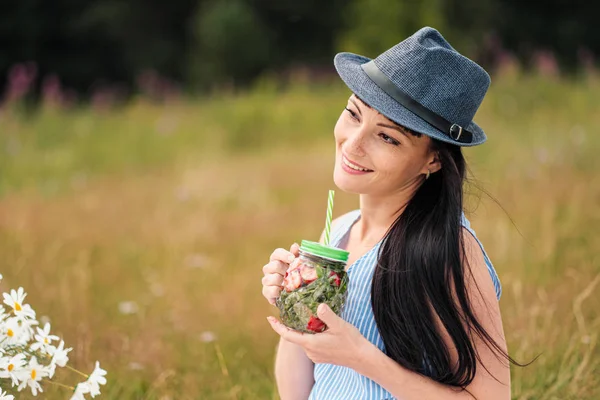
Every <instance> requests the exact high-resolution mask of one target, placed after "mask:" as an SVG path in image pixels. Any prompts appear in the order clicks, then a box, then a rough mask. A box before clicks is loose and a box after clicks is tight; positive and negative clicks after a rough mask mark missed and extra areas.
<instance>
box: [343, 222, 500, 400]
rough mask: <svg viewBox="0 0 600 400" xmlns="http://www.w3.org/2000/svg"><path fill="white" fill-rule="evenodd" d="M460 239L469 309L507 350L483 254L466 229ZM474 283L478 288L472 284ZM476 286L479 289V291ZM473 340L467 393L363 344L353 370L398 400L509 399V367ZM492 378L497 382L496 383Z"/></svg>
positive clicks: (449, 343) (452, 350)
mask: <svg viewBox="0 0 600 400" xmlns="http://www.w3.org/2000/svg"><path fill="white" fill-rule="evenodd" d="M463 237H464V242H465V250H466V252H467V259H468V260H469V264H470V266H471V271H472V276H471V274H469V273H466V274H465V284H466V285H467V288H468V292H469V298H470V300H471V307H472V309H473V312H474V313H475V316H476V318H477V319H478V320H479V322H480V323H481V325H482V326H483V328H484V329H485V330H486V331H487V332H488V333H489V335H490V336H491V337H492V338H493V339H494V340H495V341H496V343H498V344H499V345H500V346H501V347H502V348H503V350H504V351H506V340H505V338H504V331H503V327H502V319H501V315H500V306H499V303H498V300H497V298H496V291H495V288H494V284H493V282H492V280H491V279H490V274H489V272H488V270H487V266H486V264H485V261H484V259H483V253H482V251H481V248H480V247H479V245H478V243H477V241H476V240H475V238H473V236H472V235H471V234H470V233H469V232H468V231H467V230H466V229H463ZM474 282H476V283H477V285H474V284H473V283H474ZM476 286H478V287H479V290H478V289H477V287H476ZM437 327H438V330H440V332H441V333H442V337H443V338H444V341H445V343H446V346H447V347H448V350H449V351H450V356H451V361H452V363H454V364H456V362H457V360H458V357H457V352H456V349H455V348H454V345H453V343H452V340H451V339H450V336H449V335H448V333H447V332H446V331H445V329H444V328H443V327H442V325H441V322H440V321H439V319H438V321H437ZM474 340H475V343H474V345H475V347H476V350H477V352H478V353H479V357H480V361H478V363H477V372H476V375H475V378H474V379H473V381H472V382H471V384H470V385H469V386H467V388H466V389H467V390H468V392H467V391H462V390H460V389H457V388H455V387H452V386H449V385H444V384H441V383H438V382H436V381H434V380H433V379H429V378H427V377H424V376H422V375H419V374H417V373H414V372H412V371H409V370H407V369H405V368H403V367H402V366H400V365H399V364H398V363H396V362H395V361H394V360H392V359H391V358H389V357H388V356H387V355H385V354H384V353H383V352H381V351H380V350H379V349H378V348H377V347H376V346H374V345H373V344H371V343H370V342H369V343H365V346H364V353H363V355H362V357H360V359H361V361H360V362H359V363H357V365H355V366H353V368H354V369H355V370H356V371H357V372H358V373H360V374H361V375H364V376H366V377H368V378H370V379H372V380H373V381H375V382H377V383H378V384H380V385H381V386H383V387H384V388H385V389H387V390H388V391H389V392H390V393H392V394H393V395H394V397H396V398H398V399H399V400H413V399H414V400H417V399H431V400H435V399H457V400H458V399H472V398H473V397H472V396H471V395H470V394H469V392H470V393H472V394H473V395H474V396H475V397H476V398H477V399H485V400H507V399H510V369H509V365H508V364H507V362H506V361H505V360H504V359H502V358H500V359H498V358H497V357H496V354H495V353H494V352H493V351H492V350H490V349H489V348H488V346H487V345H486V344H485V343H483V342H482V341H481V339H479V337H478V336H476V335H474ZM482 364H483V365H482ZM484 366H485V368H484ZM486 368H487V370H486ZM488 371H489V372H488ZM490 373H491V374H492V375H493V376H492V375H490ZM494 377H495V378H496V379H498V381H500V382H498V381H496V379H494ZM459 390H460V391H459Z"/></svg>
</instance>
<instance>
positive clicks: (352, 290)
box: [309, 209, 502, 400]
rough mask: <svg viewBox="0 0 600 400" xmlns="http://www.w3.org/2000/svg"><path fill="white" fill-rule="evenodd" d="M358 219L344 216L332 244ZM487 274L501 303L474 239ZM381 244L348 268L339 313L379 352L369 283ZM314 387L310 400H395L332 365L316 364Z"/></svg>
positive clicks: (362, 378)
mask: <svg viewBox="0 0 600 400" xmlns="http://www.w3.org/2000/svg"><path fill="white" fill-rule="evenodd" d="M359 218H360V209H358V210H354V211H351V212H349V213H347V214H345V215H343V216H342V217H341V218H340V219H339V220H338V223H336V226H335V227H333V229H332V232H331V241H330V243H331V245H333V246H339V245H340V244H341V243H342V242H343V241H344V240H346V239H347V234H348V232H349V231H350V228H351V227H352V226H353V225H354V224H355V223H356V221H358V219H359ZM462 224H463V226H464V227H465V228H467V229H468V230H469V232H471V233H472V234H473V236H474V237H475V239H477V236H475V231H474V230H473V229H471V224H470V222H469V220H468V219H467V218H466V217H465V215H464V213H463V214H462ZM477 242H478V243H479V246H480V247H481V250H482V251H483V256H484V259H485V263H486V265H487V268H488V271H489V273H490V275H491V277H492V281H493V282H494V286H495V288H496V296H497V298H498V300H500V296H501V294H502V286H501V284H500V280H499V278H498V275H497V274H496V271H495V270H494V267H493V265H492V262H491V261H490V259H489V257H488V255H487V254H486V252H485V249H484V248H483V245H482V244H481V242H480V241H479V239H477ZM380 246H381V241H380V242H379V243H378V244H376V245H375V246H374V247H373V248H372V249H371V250H369V251H368V252H366V253H365V254H364V255H363V256H362V257H360V258H359V259H358V260H356V261H355V262H354V263H353V264H352V265H350V266H349V268H348V278H349V285H348V297H347V299H346V304H345V305H344V309H343V311H342V318H343V319H344V320H345V321H348V322H349V323H351V324H352V325H354V326H356V327H357V328H358V330H359V331H360V333H361V334H362V335H363V336H364V337H366V338H367V339H368V340H369V341H370V342H371V343H373V344H374V345H376V346H377V347H378V348H379V349H380V350H381V351H385V350H384V349H385V347H384V345H383V340H382V338H381V336H380V334H379V331H378V329H377V325H376V323H375V317H374V315H373V310H372V308H371V281H372V277H373V272H374V270H375V265H376V258H377V253H378V250H379V247H380ZM314 379H315V384H314V386H313V388H312V391H311V392H310V397H309V400H383V399H394V397H393V396H392V394H391V393H390V392H388V391H387V390H385V389H384V388H383V387H382V386H380V385H378V384H377V383H375V382H374V381H372V380H371V379H369V378H367V377H365V376H363V375H360V374H359V373H357V372H355V371H354V370H353V369H351V368H348V367H343V366H339V365H332V364H319V363H317V364H315V369H314Z"/></svg>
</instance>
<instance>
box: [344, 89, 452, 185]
mask: <svg viewBox="0 0 600 400" xmlns="http://www.w3.org/2000/svg"><path fill="white" fill-rule="evenodd" d="M334 133H335V142H336V163H335V169H334V173H333V179H334V182H335V184H336V186H338V187H339V188H340V189H341V190H343V191H345V192H349V193H357V194H372V195H389V194H393V193H397V192H401V191H404V190H405V189H406V188H411V187H414V188H415V190H416V188H417V187H418V185H419V184H420V183H421V182H422V181H423V179H424V178H425V175H424V174H426V173H427V169H429V170H430V171H431V173H434V172H436V171H437V170H439V168H440V163H439V161H438V160H437V157H436V156H435V153H434V152H432V151H430V150H429V146H430V142H431V138H430V137H429V136H427V135H421V134H417V135H418V136H415V135H414V134H412V133H410V132H409V131H408V130H407V129H405V128H403V127H402V126H400V125H398V124H396V123H395V122H392V121H390V120H389V119H388V118H386V117H384V116H383V115H381V114H380V113H379V112H378V111H376V110H374V109H372V108H370V107H369V106H368V105H366V104H365V103H364V102H362V100H360V99H359V98H358V97H356V95H354V94H353V95H352V96H350V98H349V99H348V104H347V105H346V108H345V109H344V110H343V111H342V114H341V115H340V118H339V119H338V121H337V123H336V125H335V129H334ZM357 169H359V170H357Z"/></svg>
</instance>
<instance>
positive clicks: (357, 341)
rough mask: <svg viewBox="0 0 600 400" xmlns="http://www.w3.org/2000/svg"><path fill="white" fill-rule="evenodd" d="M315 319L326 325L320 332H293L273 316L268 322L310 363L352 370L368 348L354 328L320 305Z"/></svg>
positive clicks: (324, 305)
mask: <svg viewBox="0 0 600 400" xmlns="http://www.w3.org/2000/svg"><path fill="white" fill-rule="evenodd" d="M317 316H318V317H319V319H320V320H321V321H323V322H324V323H325V324H326V325H327V329H326V330H325V331H323V332H320V333H315V334H309V333H302V332H298V331H295V330H293V329H290V328H288V327H287V326H285V325H283V324H282V323H281V322H279V321H278V320H277V319H276V318H274V317H268V318H267V319H268V321H269V323H270V324H271V327H272V328H273V330H274V331H275V332H277V333H278V334H279V335H280V336H281V337H282V338H284V339H285V340H287V341H288V342H291V343H295V344H297V345H300V346H302V348H303V349H304V352H305V353H306V355H307V356H308V358H310V359H311V360H312V361H313V362H314V363H326V364H335V365H342V366H345V367H349V368H356V367H357V365H358V363H360V360H361V357H362V354H364V351H365V350H366V349H367V348H368V346H369V345H372V344H371V343H370V342H369V341H368V340H367V339H366V338H365V337H364V336H363V335H362V334H361V333H360V331H359V330H358V329H356V327H355V326H354V325H352V324H350V323H348V322H346V321H344V320H343V319H342V318H340V317H338V316H337V315H336V314H335V313H334V312H333V311H332V310H331V308H329V306H327V304H324V303H323V304H320V305H319V307H318V309H317Z"/></svg>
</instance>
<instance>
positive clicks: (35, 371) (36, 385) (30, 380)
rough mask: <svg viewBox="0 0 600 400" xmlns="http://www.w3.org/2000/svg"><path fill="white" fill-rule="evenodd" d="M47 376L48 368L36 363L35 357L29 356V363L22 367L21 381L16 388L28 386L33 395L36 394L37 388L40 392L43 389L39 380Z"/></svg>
mask: <svg viewBox="0 0 600 400" xmlns="http://www.w3.org/2000/svg"><path fill="white" fill-rule="evenodd" d="M47 376H48V369H47V368H46V367H44V366H43V365H40V364H38V362H37V359H36V358H35V357H31V360H29V364H28V365H27V366H26V367H25V368H23V371H22V376H21V379H22V381H21V384H19V387H18V388H17V390H19V391H21V390H23V389H24V388H25V387H27V386H29V387H30V388H31V393H32V394H33V395H34V396H37V393H38V390H39V391H40V392H43V391H44V390H43V389H42V386H41V385H40V381H41V380H42V379H43V378H45V377H47Z"/></svg>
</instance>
